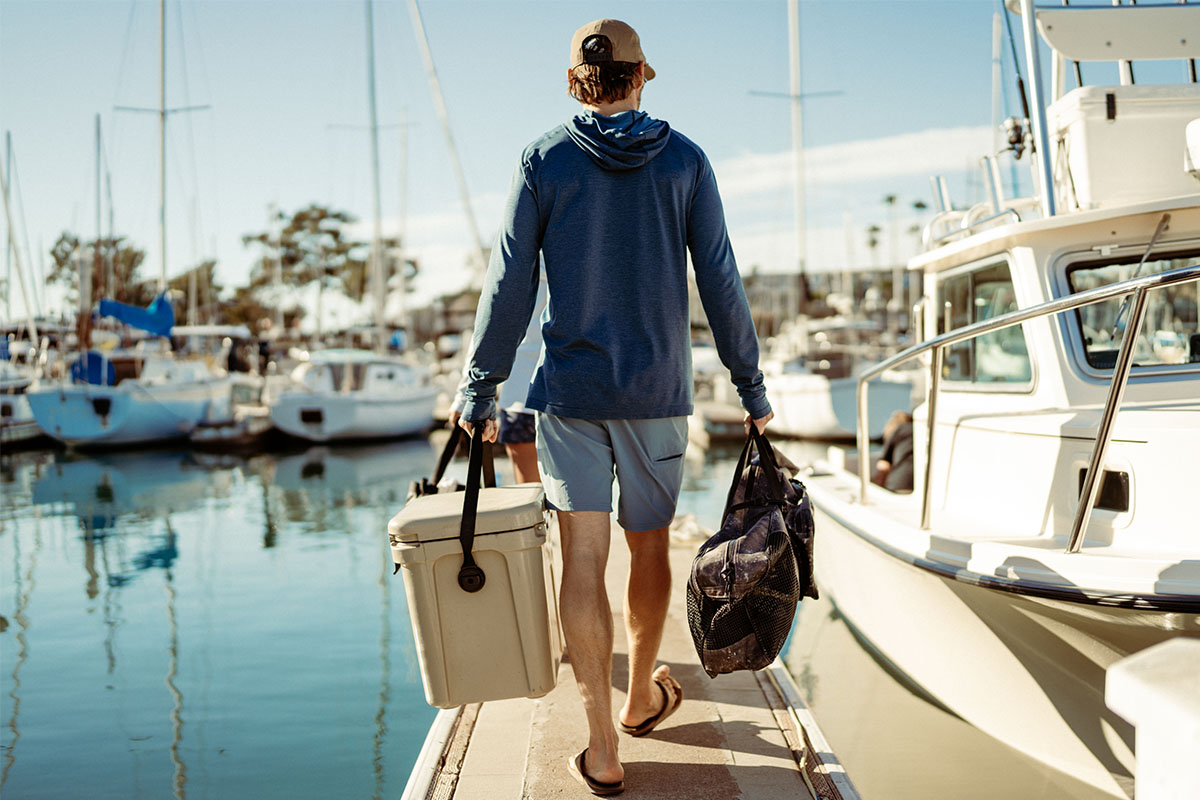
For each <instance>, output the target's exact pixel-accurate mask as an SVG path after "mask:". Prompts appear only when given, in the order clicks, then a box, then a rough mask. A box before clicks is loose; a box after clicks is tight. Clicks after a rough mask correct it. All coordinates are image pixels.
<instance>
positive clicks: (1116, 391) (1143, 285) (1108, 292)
mask: <svg viewBox="0 0 1200 800" xmlns="http://www.w3.org/2000/svg"><path fill="white" fill-rule="evenodd" d="M1190 281H1200V266H1192V267H1180V268H1179V269H1173V270H1170V271H1168V272H1160V273H1158V274H1156V275H1146V276H1144V277H1141V278H1132V279H1130V280H1127V281H1122V282H1120V283H1114V284H1110V285H1109V286H1101V287H1099V288H1096V289H1089V290H1087V291H1084V292H1079V293H1078V294H1072V295H1069V296H1067V297H1060V298H1058V299H1056V300H1050V301H1047V302H1045V303H1040V304H1038V305H1036V306H1031V307H1030V308H1023V309H1019V310H1017V311H1011V312H1009V313H1008V314H1002V315H1000V316H998V317H994V318H992V319H988V320H984V321H982V322H976V323H975V324H973V325H968V326H966V327H964V328H959V329H957V330H954V331H948V332H946V333H943V334H941V335H940V336H935V337H934V338H932V339H928V340H926V341H924V342H921V343H920V344H915V345H913V346H912V347H909V348H907V349H905V350H902V351H900V352H899V353H897V354H896V355H894V356H892V357H891V358H889V359H887V360H885V361H882V362H880V363H879V364H876V365H875V366H874V367H871V368H870V369H868V370H866V371H864V372H862V373H861V374H860V375H859V378H858V429H857V440H858V472H859V482H860V492H859V496H860V502H861V503H862V505H867V487H868V486H869V485H870V483H871V464H870V431H869V430H868V429H867V420H868V415H867V408H868V406H867V391H868V386H869V384H870V381H872V380H874V379H875V378H878V377H879V376H880V375H882V374H883V373H884V372H887V371H888V370H890V369H895V368H896V367H898V366H899V365H901V364H904V363H907V362H909V361H912V360H913V359H915V358H917V357H918V356H920V355H922V354H924V353H928V352H931V351H932V353H933V357H932V358H931V359H930V376H929V405H928V411H929V415H928V417H929V419H928V423H927V425H928V431H929V435H928V441H927V443H926V453H925V486H924V489H923V492H922V497H921V529H922V530H928V529H929V521H930V515H931V509H930V498H931V496H932V495H931V487H932V481H931V478H932V472H931V466H932V464H933V440H934V430H935V427H936V425H935V423H936V410H937V390H938V381H939V379H940V378H941V364H942V351H943V349H944V348H946V347H949V346H950V345H953V344H958V343H959V342H964V341H968V340H970V339H974V338H975V337H977V336H980V335H982V334H985V333H992V332H994V331H999V330H1003V329H1005V328H1011V327H1012V326H1013V325H1019V324H1021V323H1022V322H1025V321H1027V320H1031V319H1036V318H1039V317H1045V316H1049V315H1051V314H1061V313H1062V312H1064V311H1073V310H1075V309H1077V308H1081V307H1083V306H1089V305H1092V304H1094V303H1099V302H1102V301H1104V300H1111V299H1112V298H1114V297H1124V296H1125V295H1129V294H1133V295H1134V306H1133V316H1132V317H1131V319H1130V321H1129V323H1130V324H1129V325H1128V326H1127V327H1126V329H1125V335H1124V337H1123V338H1122V340H1121V349H1120V351H1119V352H1118V354H1117V362H1116V364H1115V365H1114V366H1113V377H1112V381H1111V383H1110V384H1109V392H1108V399H1107V400H1106V402H1105V406H1104V414H1103V415H1102V416H1101V419H1100V426H1099V429H1098V430H1097V433H1096V445H1095V448H1094V449H1093V450H1092V458H1091V461H1090V465H1089V467H1088V474H1087V477H1086V478H1085V482H1084V490H1085V491H1086V493H1087V495H1088V496H1087V497H1086V498H1083V499H1081V503H1080V506H1081V507H1080V509H1079V511H1078V512H1077V513H1076V516H1075V521H1074V524H1073V525H1072V527H1071V537H1070V541H1069V543H1068V548H1067V552H1069V553H1075V552H1078V551H1079V548H1080V546H1082V544H1083V532H1084V531H1085V530H1086V529H1087V523H1088V520H1089V519H1090V517H1091V511H1092V504H1093V503H1094V501H1095V493H1096V490H1097V488H1098V486H1099V480H1098V477H1099V472H1100V468H1101V462H1102V460H1103V458H1104V454H1105V452H1106V450H1107V448H1108V440H1109V438H1110V437H1111V435H1112V425H1113V418H1114V417H1115V416H1116V412H1117V407H1118V406H1119V405H1120V403H1121V399H1122V397H1123V396H1124V392H1125V385H1126V384H1127V383H1128V381H1129V374H1130V371H1131V369H1132V366H1133V348H1134V344H1135V342H1136V340H1137V336H1138V329H1139V328H1140V326H1141V321H1142V316H1143V313H1144V311H1145V298H1146V293H1147V292H1148V291H1149V290H1151V289H1158V288H1162V287H1164V286H1173V285H1175V284H1179V283H1188V282H1190ZM1081 494H1082V493H1081ZM1084 500H1086V502H1084Z"/></svg>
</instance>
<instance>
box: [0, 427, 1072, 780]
mask: <svg viewBox="0 0 1200 800" xmlns="http://www.w3.org/2000/svg"><path fill="white" fill-rule="evenodd" d="M443 435H444V434H440V433H439V434H435V436H434V438H433V443H432V444H431V443H430V442H427V441H425V440H409V441H402V442H393V443H388V444H373V445H368V446H343V447H316V448H310V449H301V450H292V451H287V452H279V453H268V454H261V455H255V456H252V457H248V458H244V457H235V456H224V455H222V456H217V455H209V454H204V453H198V452H195V451H191V450H188V449H158V450H146V451H138V452H132V451H131V452H123V453H108V454H88V455H83V454H79V455H74V454H68V453H63V452H59V451H30V452H25V453H13V454H6V455H5V456H4V458H3V460H2V466H3V471H2V475H0V477H2V481H3V484H2V486H3V504H2V506H0V511H2V516H0V520H2V524H3V528H2V531H0V564H2V565H3V567H2V569H3V573H2V574H0V617H3V619H2V620H0V626H2V627H3V631H2V632H0V661H2V664H3V667H2V669H0V709H2V711H0V739H2V746H3V747H2V750H0V759H2V764H0V770H2V773H0V774H2V776H3V796H4V797H5V798H10V797H11V798H34V797H37V798H71V797H89V798H96V799H97V800H100V799H101V798H160V797H169V796H175V797H179V798H182V797H191V798H219V797H257V798H277V797H278V798H282V797H289V798H299V797H362V798H383V797H398V796H399V795H400V793H401V792H402V790H403V788H404V784H405V782H406V780H407V778H408V773H409V771H410V770H411V768H412V765H413V763H414V761H415V759H416V756H417V753H418V751H419V749H420V747H421V744H422V742H423V739H424V736H425V733H426V731H427V729H428V726H429V724H430V722H431V721H432V720H433V717H434V711H433V709H431V708H429V707H428V706H427V705H426V704H425V702H424V697H423V694H422V689H421V682H420V675H419V671H418V668H417V661H416V654H415V652H414V649H413V638H412V632H411V629H410V627H409V622H408V612H407V608H406V603H405V597H404V588H403V585H402V582H401V579H400V577H399V576H395V577H393V576H392V575H391V564H390V556H389V553H388V552H387V550H386V547H385V538H386V537H385V536H384V533H383V532H384V530H385V526H386V523H387V520H388V519H389V518H390V516H391V515H392V514H394V513H395V511H396V510H397V509H399V508H400V506H401V505H402V503H403V502H404V497H405V493H406V490H407V486H408V482H409V481H410V480H414V479H418V478H420V477H421V476H425V475H429V474H430V473H431V471H432V468H433V465H434V461H435V458H436V454H437V449H438V448H440V445H441V442H442V441H443V439H442V438H441V437H442V436H443ZM781 449H782V450H783V451H784V452H785V453H786V454H787V455H788V456H789V457H791V458H792V459H793V460H794V461H796V462H797V463H804V462H805V461H807V460H810V459H812V458H813V457H815V456H819V455H820V454H821V453H822V452H823V451H824V446H818V445H807V444H799V443H795V442H788V443H785V444H782V445H781ZM736 456H737V453H736V451H734V452H731V451H729V450H718V451H711V452H709V453H707V454H705V453H704V451H701V450H699V449H697V448H692V449H691V450H690V451H689V453H688V459H689V460H688V470H687V473H686V477H685V483H684V490H683V493H682V496H681V500H680V508H679V520H680V521H681V522H682V524H681V525H680V526H679V528H680V531H679V532H680V533H681V534H682V533H686V532H688V531H689V529H690V532H691V533H692V535H693V536H694V535H696V533H697V531H698V529H699V530H712V529H713V528H715V527H716V525H717V524H718V523H717V519H718V517H719V515H720V513H721V508H722V506H723V503H724V500H725V493H726V491H727V490H728V485H729V480H730V477H731V475H732V472H733V469H734V464H735V463H736ZM499 471H500V478H501V480H504V479H505V477H506V475H508V474H509V473H508V465H507V464H506V463H504V462H501V463H500V464H499ZM464 472H465V464H464V463H463V462H456V463H455V464H453V465H452V467H451V473H452V474H457V475H458V477H460V478H461V477H462V474H463V473H464ZM695 543H696V544H698V540H697V541H696V542H695ZM820 546H821V538H820V531H819V530H818V532H817V547H820ZM819 577H820V576H818V579H819ZM684 580H686V577H685V576H682V575H677V576H675V589H676V590H680V591H681V590H682V585H683V581H684ZM785 655H786V656H787V660H788V665H789V668H790V669H791V671H792V672H793V674H794V675H795V676H796V678H797V682H798V684H799V685H800V687H801V690H802V693H803V694H804V695H805V699H806V701H807V702H809V703H810V705H811V706H812V708H813V710H814V712H815V714H816V716H817V718H818V720H819V722H820V724H821V725H822V726H823V728H824V729H825V732H826V735H827V736H828V738H829V739H830V741H831V744H832V745H833V747H834V749H835V751H836V752H837V754H838V756H839V757H840V758H841V759H842V760H843V762H844V763H845V765H846V767H847V769H848V771H849V773H850V775H851V776H852V778H853V780H854V781H855V782H856V784H857V785H858V787H859V789H860V790H861V791H862V792H863V795H864V796H865V797H867V798H899V799H900V800H904V798H909V797H912V798H917V797H930V796H946V797H950V796H954V797H972V798H1001V797H1003V798H1011V797H1014V796H1020V797H1029V798H1052V797H1053V798H1059V797H1070V798H1087V797H1091V796H1093V795H1092V794H1091V793H1090V791H1089V790H1088V788H1087V787H1085V786H1082V785H1072V783H1071V781H1070V780H1069V779H1066V778H1064V776H1061V775H1051V774H1048V770H1046V769H1045V768H1043V767H1040V766H1039V765H1037V764H1036V763H1034V762H1032V761H1030V760H1029V759H1028V758H1025V757H1023V756H1021V755H1020V754H1018V753H1016V752H1015V751H1012V750H1010V749H1009V748H1007V747H1005V746H1004V745H1001V744H999V743H997V742H995V741H994V740H991V739H990V738H989V737H987V736H985V735H984V734H982V733H980V732H978V731H975V730H974V729H972V728H970V726H968V725H967V724H966V723H964V722H962V721H961V720H960V719H958V718H957V717H955V716H953V715H952V714H949V713H948V712H946V711H944V710H943V709H941V708H939V707H937V706H936V705H935V704H934V703H932V702H930V701H929V700H928V699H926V698H923V697H921V696H920V695H919V693H915V692H914V691H913V690H912V689H911V688H910V687H909V686H908V685H907V684H906V683H905V681H904V679H903V678H902V677H901V676H898V675H896V674H894V672H892V671H890V670H889V668H888V667H887V665H886V664H884V663H883V662H881V660H880V659H878V658H877V656H876V655H875V654H873V652H872V649H871V646H870V643H869V642H866V641H864V640H862V639H861V637H858V636H856V633H855V631H854V630H853V629H852V628H851V627H850V626H848V625H847V623H846V621H845V620H844V619H842V618H841V617H840V615H839V614H838V613H837V609H836V607H835V606H833V605H832V604H831V603H830V602H829V601H828V600H827V599H822V600H821V601H811V600H806V601H805V602H804V603H803V604H802V605H801V607H800V611H799V615H798V617H797V624H796V628H795V630H794V631H793V635H792V638H791V641H790V643H789V645H788V648H787V650H786V651H785Z"/></svg>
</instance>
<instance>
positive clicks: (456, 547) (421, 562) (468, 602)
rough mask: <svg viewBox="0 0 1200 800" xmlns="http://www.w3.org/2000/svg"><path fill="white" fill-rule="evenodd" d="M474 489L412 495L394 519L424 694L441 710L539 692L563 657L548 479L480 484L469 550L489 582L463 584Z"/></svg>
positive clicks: (393, 537) (396, 555)
mask: <svg viewBox="0 0 1200 800" xmlns="http://www.w3.org/2000/svg"><path fill="white" fill-rule="evenodd" d="M472 460H473V461H474V459H472ZM472 466H474V464H472ZM478 480H479V479H478V477H476V479H475V486H476V487H477V486H478ZM469 494H470V492H469V491H468V492H450V493H447V494H433V495H426V496H424V497H418V498H415V499H414V500H412V501H410V502H409V504H408V505H407V506H405V508H404V510H403V511H401V512H400V513H399V514H397V515H396V516H395V517H393V518H392V521H391V522H390V523H389V524H388V539H389V541H390V543H391V547H392V558H393V560H394V561H395V562H396V564H398V565H399V567H400V569H401V570H402V571H403V573H404V589H405V593H406V594H407V595H408V612H409V615H410V617H411V618H412V626H413V633H414V635H415V637H416V642H417V658H418V659H419V661H420V664H421V680H422V682H423V683H424V685H425V699H426V700H427V701H428V702H429V704H430V705H432V706H436V707H438V708H453V707H455V706H460V705H463V704H466V703H478V702H482V701H486V700H503V699H507V698H512V697H540V696H542V695H544V694H546V693H547V692H549V691H550V690H551V689H553V688H554V684H555V680H556V677H557V673H558V664H559V661H560V660H561V659H562V639H561V634H560V631H559V625H558V608H557V603H556V602H555V588H554V578H553V570H552V562H551V553H550V547H549V545H548V541H547V538H548V537H547V534H548V531H549V525H548V516H547V512H546V510H545V503H544V501H543V495H542V487H541V485H540V484H525V485H522V486H506V487H500V488H485V489H483V490H481V491H479V494H478V509H477V512H476V519H475V526H474V529H475V538H474V542H473V546H472V547H471V548H470V552H471V553H472V555H473V557H474V561H475V563H476V564H477V565H478V567H479V569H480V570H482V571H483V577H484V580H483V585H482V587H478V580H477V579H476V580H471V579H467V580H466V584H465V585H467V586H468V587H469V589H464V588H463V587H462V586H460V574H459V573H460V568H461V567H463V566H464V559H463V545H462V543H461V541H460V531H459V528H460V521H461V519H462V514H463V505H464V498H467V496H468V495H469ZM467 505H468V509H469V507H470V502H469V500H468V503H467Z"/></svg>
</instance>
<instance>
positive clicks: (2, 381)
mask: <svg viewBox="0 0 1200 800" xmlns="http://www.w3.org/2000/svg"><path fill="white" fill-rule="evenodd" d="M33 383H34V377H33V374H32V373H31V372H30V371H29V370H26V369H22V368H21V367H20V366H18V365H17V364H16V363H14V362H13V361H11V360H9V359H7V358H6V359H0V444H16V443H18V442H25V441H28V440H30V439H34V438H36V437H38V436H41V435H42V431H41V429H40V428H38V425H37V422H36V421H35V420H34V418H33V409H31V408H30V407H29V398H28V397H26V395H25V393H26V392H27V391H28V390H29V388H30V386H32V385H33Z"/></svg>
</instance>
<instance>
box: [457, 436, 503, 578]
mask: <svg viewBox="0 0 1200 800" xmlns="http://www.w3.org/2000/svg"><path fill="white" fill-rule="evenodd" d="M484 472H487V473H488V475H489V480H488V482H487V485H488V486H489V487H492V486H495V485H496V470H495V465H494V463H493V461H492V447H491V445H490V444H488V443H487V442H485V441H483V425H482V424H477V425H476V426H475V432H474V433H473V434H472V435H471V455H470V459H469V460H468V462H467V489H466V492H464V494H463V510H462V522H461V523H460V524H459V528H458V541H459V543H460V544H462V554H463V560H462V566H461V567H459V570H458V585H459V586H460V587H462V590H463V591H464V592H478V591H479V590H480V589H482V588H483V584H484V581H485V580H486V576H485V575H484V574H483V570H482V569H480V568H479V566H478V565H477V564H476V563H475V557H474V556H473V555H472V554H471V549H472V548H473V547H474V546H475V518H476V514H477V513H478V511H479V483H480V478H482V477H483V473H484Z"/></svg>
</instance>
